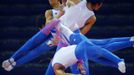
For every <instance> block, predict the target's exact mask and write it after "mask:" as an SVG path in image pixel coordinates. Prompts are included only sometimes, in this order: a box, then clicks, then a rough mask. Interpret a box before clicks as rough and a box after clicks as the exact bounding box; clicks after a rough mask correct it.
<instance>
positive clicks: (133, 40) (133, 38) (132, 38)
mask: <svg viewBox="0 0 134 75" xmlns="http://www.w3.org/2000/svg"><path fill="white" fill-rule="evenodd" d="M130 41H132V42H134V36H132V37H131V38H130ZM133 47H134V45H133Z"/></svg>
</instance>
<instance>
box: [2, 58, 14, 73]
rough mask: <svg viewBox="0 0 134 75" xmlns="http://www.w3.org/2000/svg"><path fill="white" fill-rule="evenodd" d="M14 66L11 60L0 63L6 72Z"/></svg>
mask: <svg viewBox="0 0 134 75" xmlns="http://www.w3.org/2000/svg"><path fill="white" fill-rule="evenodd" d="M15 65H16V62H15V61H14V59H13V58H10V59H7V60H5V61H3V63H2V67H3V68H4V70H6V71H11V70H12V69H13V68H14V66H15Z"/></svg>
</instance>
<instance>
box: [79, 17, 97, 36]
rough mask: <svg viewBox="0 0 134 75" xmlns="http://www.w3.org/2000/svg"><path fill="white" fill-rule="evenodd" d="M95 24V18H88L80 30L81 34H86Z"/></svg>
mask: <svg viewBox="0 0 134 75" xmlns="http://www.w3.org/2000/svg"><path fill="white" fill-rule="evenodd" d="M95 22H96V17H95V16H92V17H91V18H89V19H88V21H87V22H86V24H85V26H84V27H83V28H81V33H82V34H86V33H88V32H89V30H90V29H91V27H92V26H93V25H94V23H95Z"/></svg>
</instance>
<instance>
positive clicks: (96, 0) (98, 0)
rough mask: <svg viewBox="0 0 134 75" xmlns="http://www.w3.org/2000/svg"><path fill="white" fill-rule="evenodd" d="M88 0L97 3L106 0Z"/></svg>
mask: <svg viewBox="0 0 134 75" xmlns="http://www.w3.org/2000/svg"><path fill="white" fill-rule="evenodd" d="M87 2H90V3H92V4H97V3H99V4H101V3H103V2H104V0H87Z"/></svg>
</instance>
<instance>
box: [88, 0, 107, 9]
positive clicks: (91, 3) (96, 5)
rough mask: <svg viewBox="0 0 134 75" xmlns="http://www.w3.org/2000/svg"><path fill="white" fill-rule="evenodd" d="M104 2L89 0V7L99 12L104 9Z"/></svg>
mask: <svg viewBox="0 0 134 75" xmlns="http://www.w3.org/2000/svg"><path fill="white" fill-rule="evenodd" d="M103 1H104V0H87V6H88V7H89V8H90V9H91V10H95V11H97V10H99V9H100V8H101V7H102V4H103Z"/></svg>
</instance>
